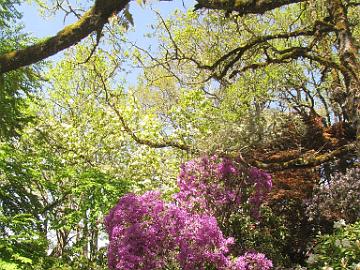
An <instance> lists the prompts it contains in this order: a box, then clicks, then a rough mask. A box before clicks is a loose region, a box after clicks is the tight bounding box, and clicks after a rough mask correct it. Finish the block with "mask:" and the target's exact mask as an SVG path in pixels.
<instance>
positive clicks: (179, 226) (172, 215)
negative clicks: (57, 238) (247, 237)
mask: <svg viewBox="0 0 360 270" xmlns="http://www.w3.org/2000/svg"><path fill="white" fill-rule="evenodd" d="M256 170H257V169H255V168H254V169H250V170H249V172H248V174H247V175H248V176H247V177H245V178H244V171H241V170H240V169H239V167H238V166H236V164H235V163H234V162H233V161H231V160H229V159H219V158H217V157H210V158H208V157H205V158H202V159H197V160H193V161H189V162H187V163H186V164H184V165H183V166H182V168H181V172H180V175H179V178H178V184H179V188H180V191H179V192H178V193H177V194H176V195H175V196H174V198H175V200H174V202H164V201H163V200H162V199H161V195H160V193H158V192H147V193H145V194H143V195H141V196H137V195H135V194H127V195H125V196H123V197H122V198H121V199H120V200H119V202H118V204H117V205H116V206H115V207H114V208H113V209H112V210H111V211H110V213H109V214H108V216H106V218H105V226H106V230H107V232H108V234H109V240H110V243H109V247H108V262H109V267H110V269H113V270H140V269H142V270H152V269H159V270H160V269H183V270H193V269H204V270H205V269H219V270H251V269H254V270H256V269H264V270H268V269H270V268H271V267H272V263H271V261H270V260H268V259H267V258H266V257H265V255H264V254H261V253H246V254H245V255H243V256H241V257H238V258H235V259H230V257H229V256H228V253H229V247H230V246H231V245H232V244H233V243H234V239H233V238H231V237H230V238H225V237H224V235H223V233H222V231H221V229H220V227H219V226H218V223H217V220H216V217H217V216H216V214H217V212H218V211H219V210H221V209H224V207H225V206H226V207H228V206H231V207H233V206H235V207H236V206H238V205H239V204H240V203H241V199H242V197H241V196H242V192H241V188H240V189H234V187H236V186H237V181H239V179H240V180H241V179H242V181H245V182H248V183H250V182H252V183H253V187H254V192H252V195H251V198H253V199H252V200H253V201H254V202H256V203H257V202H258V201H261V200H262V199H263V197H264V194H265V191H266V190H267V188H268V187H271V178H269V176H268V174H266V173H264V172H261V171H256ZM251 175H253V176H254V177H255V178H256V179H255V178H254V179H251V180H250V178H249V176H251ZM265 180H266V181H270V182H269V183H270V184H269V183H265ZM269 185H270V186H269ZM240 186H241V185H240Z"/></svg>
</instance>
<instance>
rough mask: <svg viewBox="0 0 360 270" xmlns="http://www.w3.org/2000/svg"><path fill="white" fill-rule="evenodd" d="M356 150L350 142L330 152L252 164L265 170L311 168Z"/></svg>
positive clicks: (311, 153) (354, 145)
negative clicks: (282, 160)
mask: <svg viewBox="0 0 360 270" xmlns="http://www.w3.org/2000/svg"><path fill="white" fill-rule="evenodd" d="M355 151H356V144H355V143H350V144H347V145H344V146H341V147H339V148H337V149H335V150H333V151H331V152H327V153H322V154H315V153H313V152H312V151H310V152H309V153H305V154H304V155H302V156H301V157H299V158H295V159H291V160H289V161H284V162H275V163H264V162H262V161H254V162H253V163H254V165H255V166H256V167H258V168H261V169H264V170H267V171H281V170H286V169H296V168H311V167H316V166H319V165H321V164H323V163H326V162H329V161H331V160H334V159H336V158H338V157H341V156H343V155H346V154H349V153H354V152H355Z"/></svg>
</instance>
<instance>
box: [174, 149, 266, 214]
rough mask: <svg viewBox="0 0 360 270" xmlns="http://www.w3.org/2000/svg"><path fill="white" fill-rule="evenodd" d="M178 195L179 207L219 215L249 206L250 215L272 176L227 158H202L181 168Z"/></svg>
mask: <svg viewBox="0 0 360 270" xmlns="http://www.w3.org/2000/svg"><path fill="white" fill-rule="evenodd" d="M178 186H179V189H180V192H178V193H177V194H175V195H174V198H175V200H176V201H177V202H178V203H179V204H180V205H181V206H182V207H186V208H188V209H192V210H194V209H195V210H201V211H205V212H206V211H207V212H208V213H209V214H213V215H215V216H218V215H219V213H223V212H224V211H227V212H229V211H232V210H234V209H237V208H238V207H239V206H241V205H244V204H248V206H249V207H250V210H251V214H252V216H253V217H255V218H259V210H260V206H261V204H262V203H263V201H264V200H265V199H266V195H267V194H268V193H269V192H270V191H271V188H272V179H271V175H270V174H268V173H266V172H264V171H262V170H260V169H258V168H255V167H251V168H245V167H241V166H239V165H238V164H236V162H234V161H232V160H230V159H228V158H218V157H216V156H212V157H202V158H199V159H195V160H191V161H189V162H187V163H185V164H183V165H182V166H181V170H180V174H179V177H178Z"/></svg>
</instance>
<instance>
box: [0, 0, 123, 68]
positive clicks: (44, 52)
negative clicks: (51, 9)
mask: <svg viewBox="0 0 360 270" xmlns="http://www.w3.org/2000/svg"><path fill="white" fill-rule="evenodd" d="M129 2H130V0H97V1H96V2H95V5H94V6H93V7H92V8H91V9H90V10H88V11H87V12H85V13H84V15H83V16H82V17H81V18H80V19H79V20H78V21H77V22H75V23H73V24H71V25H69V26H66V27H65V28H64V29H63V30H61V31H60V32H58V33H57V34H56V35H55V36H52V37H50V38H47V39H46V40H44V41H42V42H39V43H36V44H34V45H32V46H29V47H26V48H24V49H21V50H16V51H12V52H8V53H5V54H3V55H0V74H3V73H6V72H9V71H12V70H16V69H18V68H20V67H24V66H27V65H31V64H34V63H36V62H39V61H41V60H44V59H46V58H48V57H50V56H52V55H54V54H56V53H58V52H60V51H62V50H64V49H66V48H68V47H70V46H72V45H75V44H77V43H78V42H80V41H81V40H82V39H84V38H85V37H87V36H88V35H90V34H91V33H92V32H94V31H99V32H100V31H101V29H102V28H103V26H104V24H106V23H107V21H108V18H109V17H111V16H112V15H113V14H116V13H118V12H120V11H121V10H122V9H124V8H125V6H126V5H127V4H128V3H129Z"/></svg>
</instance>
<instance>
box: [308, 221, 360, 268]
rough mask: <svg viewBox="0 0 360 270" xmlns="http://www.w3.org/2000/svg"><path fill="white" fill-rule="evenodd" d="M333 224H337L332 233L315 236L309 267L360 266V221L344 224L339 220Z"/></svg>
mask: <svg viewBox="0 0 360 270" xmlns="http://www.w3.org/2000/svg"><path fill="white" fill-rule="evenodd" d="M335 224H338V226H336V227H337V228H336V229H335V231H334V233H333V234H330V235H320V236H319V237H318V238H317V243H316V246H315V248H314V254H313V255H311V256H310V258H309V260H308V264H309V266H310V268H311V269H324V268H323V267H324V266H329V267H332V269H333V270H341V269H358V268H359V267H360V222H359V221H358V222H356V223H354V224H350V225H345V226H342V225H341V222H335ZM334 226H335V225H334ZM356 267H357V268H356Z"/></svg>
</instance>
